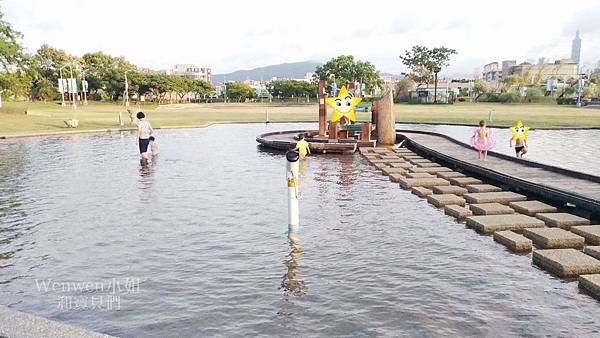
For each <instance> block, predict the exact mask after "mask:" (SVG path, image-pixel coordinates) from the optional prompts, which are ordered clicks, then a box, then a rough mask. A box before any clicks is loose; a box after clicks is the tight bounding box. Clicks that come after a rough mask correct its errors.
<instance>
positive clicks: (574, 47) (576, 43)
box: [571, 30, 581, 65]
mask: <svg viewBox="0 0 600 338" xmlns="http://www.w3.org/2000/svg"><path fill="white" fill-rule="evenodd" d="M580 57H581V38H579V30H577V32H576V33H575V38H573V42H572V43H571V60H573V61H574V62H575V63H576V64H578V65H579V60H580Z"/></svg>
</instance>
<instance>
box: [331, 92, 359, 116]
mask: <svg viewBox="0 0 600 338" xmlns="http://www.w3.org/2000/svg"><path fill="white" fill-rule="evenodd" d="M325 101H326V102H327V104H328V105H329V106H330V107H331V108H333V115H331V121H332V122H336V121H339V119H341V118H342V116H345V117H347V118H348V120H350V121H352V122H355V121H356V112H355V111H354V107H356V105H357V104H359V103H360V102H361V101H362V99H361V98H360V97H354V96H352V94H350V93H348V90H347V89H346V86H342V90H340V93H339V94H338V96H337V97H328V98H327V99H326V100H325Z"/></svg>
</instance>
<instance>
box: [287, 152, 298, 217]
mask: <svg viewBox="0 0 600 338" xmlns="http://www.w3.org/2000/svg"><path fill="white" fill-rule="evenodd" d="M285 158H286V160H287V166H286V179H287V186H288V225H289V226H290V227H294V226H298V225H300V215H299V207H298V183H299V182H298V178H299V177H300V176H299V172H300V162H299V159H300V156H299V155H298V153H297V152H295V151H294V150H290V151H288V152H287V153H286V154H285Z"/></svg>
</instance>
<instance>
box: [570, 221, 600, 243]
mask: <svg viewBox="0 0 600 338" xmlns="http://www.w3.org/2000/svg"><path fill="white" fill-rule="evenodd" d="M571 231H572V232H573V233H576V234H578V235H579V236H582V237H583V238H585V242H586V243H587V244H590V245H600V225H579V226H574V227H571Z"/></svg>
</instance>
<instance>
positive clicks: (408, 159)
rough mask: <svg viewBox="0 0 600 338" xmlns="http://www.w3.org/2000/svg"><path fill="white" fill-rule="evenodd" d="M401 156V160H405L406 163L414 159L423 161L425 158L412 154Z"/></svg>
mask: <svg viewBox="0 0 600 338" xmlns="http://www.w3.org/2000/svg"><path fill="white" fill-rule="evenodd" d="M401 156H402V158H403V159H405V160H407V161H410V160H416V159H421V160H424V159H425V157H423V156H419V155H413V154H411V155H405V154H402V155H401Z"/></svg>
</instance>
